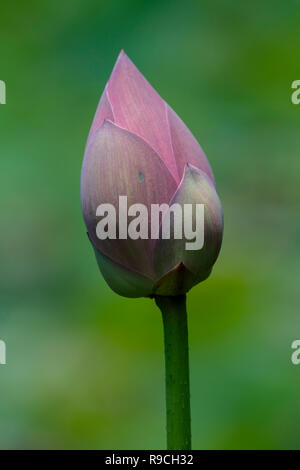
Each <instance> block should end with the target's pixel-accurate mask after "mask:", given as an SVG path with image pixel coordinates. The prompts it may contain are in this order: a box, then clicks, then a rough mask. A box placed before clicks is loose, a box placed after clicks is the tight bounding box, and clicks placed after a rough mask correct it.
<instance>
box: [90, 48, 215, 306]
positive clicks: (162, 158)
mask: <svg viewBox="0 0 300 470" xmlns="http://www.w3.org/2000/svg"><path fill="white" fill-rule="evenodd" d="M81 202H82V210H83V216H84V220H85V224H86V227H87V231H88V236H89V239H90V241H91V243H92V245H93V248H94V250H95V254H96V258H97V261H98V264H99V268H100V270H101V272H102V274H103V276H104V278H105V280H106V281H107V283H108V284H109V286H110V287H111V288H112V289H113V290H114V291H115V292H117V293H118V294H120V295H123V296H126V297H144V296H152V295H180V294H184V293H185V292H187V291H188V290H189V289H190V288H191V287H193V286H194V285H195V284H197V283H198V282H200V281H203V280H204V279H206V278H207V277H208V276H209V274H210V272H211V269H212V267H213V264H214V263H215V261H216V259H217V257H218V253H219V250H220V247H221V242H222V232H223V216H222V208H221V204H220V201H219V198H218V195H217V193H216V189H215V182H214V177H213V174H212V171H211V168H210V166H209V163H208V161H207V158H206V157H205V155H204V153H203V151H202V149H201V147H200V145H199V144H198V142H197V141H196V139H195V138H194V137H193V135H192V134H191V132H190V131H189V129H188V128H187V127H186V126H185V125H184V123H183V122H182V121H181V120H180V118H179V117H178V116H177V114H175V112H174V111H173V110H172V109H171V108H170V107H169V106H168V105H167V104H166V103H165V101H164V100H163V99H162V98H161V97H160V96H159V95H158V94H157V92H156V91H155V90H154V89H153V88H152V87H151V85H150V84H149V83H148V82H147V81H146V79H145V78H144V77H143V75H142V74H141V73H140V72H139V71H138V70H137V68H136V67H135V66H134V64H133V63H132V62H131V61H130V60H129V58H128V57H127V56H126V55H125V53H124V52H121V54H120V56H119V58H118V60H117V62H116V64H115V67H114V69H113V72H112V74H111V77H110V79H109V81H108V83H107V85H106V87H105V90H104V92H103V94H102V97H101V99H100V103H99V105H98V109H97V111H96V115H95V118H94V121H93V124H92V127H91V130H90V134H89V137H88V141H87V145H86V150H85V156H84V161H83V165H82V173H81ZM172 207H173V208H174V210H168V208H172ZM101 221H102V222H101ZM201 221H202V225H201V227H202V232H201V233H200V231H199V230H197V229H198V228H199V226H200V225H199V224H200V222H201ZM105 225H106V232H105V231H104V233H103V228H104V226H105ZM101 230H102V232H101ZM105 233H106V235H105Z"/></svg>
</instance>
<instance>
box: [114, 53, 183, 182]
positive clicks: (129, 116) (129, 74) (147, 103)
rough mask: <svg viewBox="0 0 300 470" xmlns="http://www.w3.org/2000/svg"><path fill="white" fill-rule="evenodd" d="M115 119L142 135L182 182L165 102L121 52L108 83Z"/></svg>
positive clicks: (173, 174) (120, 124) (117, 122)
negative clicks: (174, 152) (178, 171)
mask: <svg viewBox="0 0 300 470" xmlns="http://www.w3.org/2000/svg"><path fill="white" fill-rule="evenodd" d="M107 93H108V100H109V102H110V103H111V107H112V111H113V115H114V122H115V123H116V124H118V125H119V126H121V127H123V128H124V129H127V130H129V131H130V132H133V133H134V134H137V135H138V136H140V137H142V138H143V139H144V140H145V141H146V142H147V143H148V144H149V145H150V146H151V147H152V148H153V149H154V150H155V152H156V153H157V154H158V155H159V157H160V158H161V159H162V160H163V161H164V163H165V165H166V166H167V168H168V170H169V171H170V173H171V174H172V176H173V178H174V179H175V180H176V181H177V182H178V183H179V181H180V177H179V176H178V173H177V167H176V162H175V159H174V155H173V150H172V143H171V140H170V133H169V125H168V119H167V114H166V103H165V102H164V101H163V99H162V98H161V97H160V96H159V94H158V93H157V92H156V91H155V90H154V88H152V86H151V85H150V84H149V83H148V82H147V80H146V79H145V78H144V77H143V75H142V74H141V73H140V72H139V70H138V69H137V68H136V67H135V65H134V64H133V63H132V62H131V60H130V59H129V58H128V57H127V56H126V54H125V53H124V52H123V51H122V52H121V53H120V55H119V57H118V60H117V62H116V65H115V67H114V69H113V72H112V74H111V77H110V79H109V81H108V85H107Z"/></svg>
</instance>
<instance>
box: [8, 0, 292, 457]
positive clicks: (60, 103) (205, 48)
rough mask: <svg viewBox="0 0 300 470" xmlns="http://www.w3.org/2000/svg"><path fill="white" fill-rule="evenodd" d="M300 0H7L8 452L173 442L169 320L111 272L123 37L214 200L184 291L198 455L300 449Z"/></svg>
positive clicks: (160, 445) (135, 446) (156, 446)
mask: <svg viewBox="0 0 300 470" xmlns="http://www.w3.org/2000/svg"><path fill="white" fill-rule="evenodd" d="M299 24H300V7H299V2H298V1H293V0H290V1H289V2H285V1H284V0H282V1H276V0H273V1H272V2H270V1H267V0H256V1H252V2H240V1H237V0H236V1H232V0H229V1H226V2H224V1H221V0H220V1H215V0H214V1H210V2H207V1H206V2H204V1H189V0H186V1H184V2H182V1H178V0H175V1H174V0H173V1H167V0H159V1H158V0H152V1H151V2H150V1H141V0H136V1H111V2H108V1H92V0H73V1H66V0H59V1H58V0H53V1H51V2H46V1H43V2H41V1H35V0H29V1H27V2H22V1H15V2H3V3H2V4H1V31H0V79H1V80H4V81H5V82H6V85H7V104H6V105H1V106H0V152H1V174H0V195H1V230H0V250H1V268H0V286H1V294H0V295H1V302H0V304H1V305H0V308H1V313H0V338H1V339H3V340H5V342H6V344H7V365H6V366H0V382H1V386H0V417H1V419H0V447H1V448H34V449H39V448H51V449H55V448H56V449H66V448H69V449H90V448H99V449H143V448H149V449H161V448H164V447H165V407H164V357H163V338H162V324H161V318H160V313H159V311H158V309H157V308H156V306H155V305H154V302H153V301H152V300H147V299H137V300H134V299H133V300H129V299H125V298H121V297H118V296H117V295H116V294H114V293H113V292H112V291H111V290H110V289H109V288H108V287H107V285H106V284H105V282H104V280H103V279H102V277H101V275H100V273H99V271H98V268H97V265H96V261H95V259H94V255H93V252H92V249H91V246H90V244H89V243H88V240H87V237H86V233H85V227H84V224H83V220H82V215H81V208H80V200H79V178H80V168H81V162H82V156H83V151H84V146H85V141H86V137H87V134H88V131H89V127H90V124H91V121H92V118H93V115H94V112H95V109H96V106H97V103H98V100H99V97H100V94H101V93H102V90H103V88H104V85H105V83H106V81H107V79H108V77H109V74H110V72H111V70H112V67H113V65H114V62H115V60H116V57H117V55H118V53H119V51H120V49H122V48H124V49H125V51H126V53H127V54H128V55H129V57H130V58H131V59H132V60H133V61H134V62H135V64H136V65H137V67H138V68H139V69H140V70H141V72H142V73H143V74H144V75H145V76H146V77H147V78H148V80H149V81H150V83H151V84H152V85H153V86H154V87H155V88H156V89H157V90H158V92H159V93H160V94H161V96H162V97H163V98H164V99H165V100H166V101H167V102H168V103H169V104H170V105H171V106H172V107H173V108H174V109H175V110H176V112H177V113H178V114H179V115H180V116H181V118H182V119H183V120H184V121H185V123H186V124H187V125H188V126H189V127H190V129H191V130H192V132H193V133H194V135H195V136H196V137H197V139H198V140H199V142H200V143H201V145H202V147H203V148H204V150H205V152H206V154H207V156H208V158H209V160H210V162H211V165H212V167H213V170H214V173H215V177H216V181H217V185H218V191H219V194H220V197H221V199H222V203H223V207H224V213H225V236H224V243H223V247H222V251H221V255H220V257H219V260H218V262H217V264H216V266H215V268H214V271H213V273H212V275H211V277H210V278H209V280H208V281H206V282H205V283H203V284H200V285H198V286H197V287H195V288H194V289H193V290H192V291H191V292H190V294H189V295H188V308H189V333H190V360H191V395H192V396H191V398H192V430H193V446H194V448H195V449H299V448H300V400H299V396H300V365H299V366H295V365H293V364H292V363H291V354H292V349H291V343H292V341H293V340H295V339H300V317H299V295H300V294H299V275H300V268H299V235H300V221H299V203H300V200H299V186H300V159H299V148H300V134H299V127H300V105H299V106H295V105H293V104H292V103H291V98H290V97H291V92H292V90H291V83H292V81H293V80H296V79H300V70H299Z"/></svg>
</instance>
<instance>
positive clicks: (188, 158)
mask: <svg viewBox="0 0 300 470" xmlns="http://www.w3.org/2000/svg"><path fill="white" fill-rule="evenodd" d="M168 118H169V123H170V133H171V139H172V146H173V152H174V157H175V160H176V163H177V169H178V174H179V177H180V179H181V178H182V176H183V173H184V168H185V165H186V164H187V163H191V164H192V165H194V166H195V167H196V168H198V169H199V170H202V171H204V173H206V175H207V176H208V177H209V178H210V179H211V180H212V181H213V183H214V182H215V180H214V176H213V173H212V170H211V168H210V165H209V163H208V160H207V158H206V156H205V154H204V152H203V150H202V148H201V147H200V145H199V143H198V142H197V140H196V139H195V137H194V136H193V134H192V133H191V131H190V130H189V129H188V128H187V127H186V125H185V124H184V123H183V122H182V120H181V119H180V118H179V117H178V116H177V114H176V113H175V112H174V111H173V109H172V108H170V107H169V106H168Z"/></svg>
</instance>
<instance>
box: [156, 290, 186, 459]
mask: <svg viewBox="0 0 300 470" xmlns="http://www.w3.org/2000/svg"><path fill="white" fill-rule="evenodd" d="M155 302H156V305H157V306H158V307H159V308H160V310H161V313H162V317H163V325H164V343H165V367H166V409H167V447H168V449H169V450H172V449H176V450H190V449H191V410H190V383H189V350H188V328H187V312H186V296H185V295H179V296H173V297H171V296H170V297H167V296H156V297H155Z"/></svg>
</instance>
